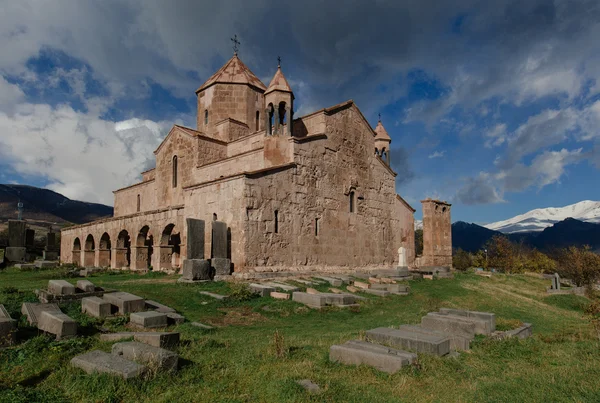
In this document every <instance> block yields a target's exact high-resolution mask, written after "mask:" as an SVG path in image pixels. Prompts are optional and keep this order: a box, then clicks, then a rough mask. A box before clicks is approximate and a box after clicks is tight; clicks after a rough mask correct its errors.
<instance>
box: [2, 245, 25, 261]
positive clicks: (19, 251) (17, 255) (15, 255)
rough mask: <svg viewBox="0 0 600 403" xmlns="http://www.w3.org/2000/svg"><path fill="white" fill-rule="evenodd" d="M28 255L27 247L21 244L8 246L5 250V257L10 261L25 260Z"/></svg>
mask: <svg viewBox="0 0 600 403" xmlns="http://www.w3.org/2000/svg"><path fill="white" fill-rule="evenodd" d="M26 255H27V248H25V247H20V246H7V247H6V249H5V250H4V258H5V259H6V260H8V261H9V262H23V261H24V260H25V256H26Z"/></svg>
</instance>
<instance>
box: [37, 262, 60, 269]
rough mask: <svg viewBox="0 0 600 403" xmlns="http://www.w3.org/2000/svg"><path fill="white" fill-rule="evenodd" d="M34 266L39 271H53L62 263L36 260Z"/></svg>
mask: <svg viewBox="0 0 600 403" xmlns="http://www.w3.org/2000/svg"><path fill="white" fill-rule="evenodd" d="M34 264H35V267H37V268H38V269H51V268H53V267H58V266H59V264H60V263H59V262H57V261H53V260H36V261H35V262H34Z"/></svg>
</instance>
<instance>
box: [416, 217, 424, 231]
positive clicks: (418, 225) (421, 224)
mask: <svg viewBox="0 0 600 403" xmlns="http://www.w3.org/2000/svg"><path fill="white" fill-rule="evenodd" d="M418 229H423V221H422V220H415V231H416V230H418Z"/></svg>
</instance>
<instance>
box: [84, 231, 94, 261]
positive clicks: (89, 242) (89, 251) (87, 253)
mask: <svg viewBox="0 0 600 403" xmlns="http://www.w3.org/2000/svg"><path fill="white" fill-rule="evenodd" d="M83 248H84V249H83V266H84V267H93V266H94V265H95V264H96V242H95V241H94V236H93V235H92V234H88V236H87V237H86V238H85V243H84V246H83Z"/></svg>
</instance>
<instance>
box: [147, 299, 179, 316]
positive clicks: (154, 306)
mask: <svg viewBox="0 0 600 403" xmlns="http://www.w3.org/2000/svg"><path fill="white" fill-rule="evenodd" d="M146 309H151V310H153V311H156V312H162V313H171V312H176V311H175V309H173V308H170V307H168V306H166V305H163V304H161V303H160V302H156V301H152V300H148V299H147V300H146Z"/></svg>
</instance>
